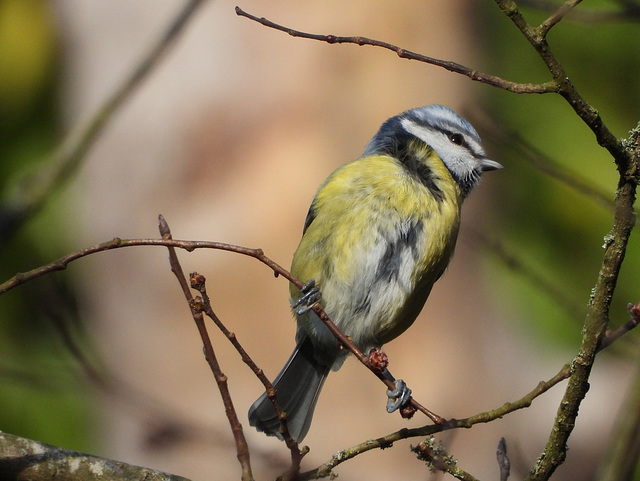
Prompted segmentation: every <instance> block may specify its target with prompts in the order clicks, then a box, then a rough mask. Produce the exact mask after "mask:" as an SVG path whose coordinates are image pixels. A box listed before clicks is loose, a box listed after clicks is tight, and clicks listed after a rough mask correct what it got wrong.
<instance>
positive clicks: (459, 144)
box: [249, 105, 502, 442]
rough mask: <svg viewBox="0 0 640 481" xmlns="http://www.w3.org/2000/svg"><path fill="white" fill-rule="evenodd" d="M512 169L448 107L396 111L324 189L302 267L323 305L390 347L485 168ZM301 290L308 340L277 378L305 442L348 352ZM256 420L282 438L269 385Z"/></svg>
mask: <svg viewBox="0 0 640 481" xmlns="http://www.w3.org/2000/svg"><path fill="white" fill-rule="evenodd" d="M501 167H502V166H501V165H500V164H499V163H497V162H495V161H493V160H490V159H489V158H487V156H486V155H485V152H484V150H483V147H482V143H481V140H480V137H479V136H478V133H477V132H476V131H475V129H474V128H473V127H472V126H471V124H469V122H467V121H466V120H464V119H462V118H461V117H459V116H458V115H457V114H456V113H454V112H453V111H452V110H450V109H448V108H446V107H443V106H441V105H431V106H427V107H421V108H417V109H412V110H408V111H406V112H403V113H401V114H399V115H397V116H395V117H392V118H390V119H389V120H387V121H386V122H385V123H384V124H382V126H381V127H380V130H379V131H378V133H377V134H376V135H375V136H374V137H373V139H371V141H370V142H369V144H368V145H367V147H366V149H365V151H364V154H363V155H362V157H360V158H359V159H357V160H355V161H353V162H350V163H348V164H345V165H343V166H342V167H340V168H338V169H337V170H336V171H334V172H333V173H332V174H331V175H330V176H329V178H328V179H327V180H326V181H325V182H324V183H323V184H322V186H321V187H320V189H319V190H318V192H317V194H316V196H315V198H314V199H313V202H312V203H311V207H310V209H309V213H308V214H307V218H306V221H305V224H304V230H303V235H302V239H301V241H300V244H299V246H298V248H297V250H296V252H295V254H294V256H293V263H292V266H291V273H292V274H293V275H294V276H295V277H296V278H298V279H300V280H301V281H302V282H307V281H309V280H310V279H314V280H315V283H316V285H317V286H318V287H319V289H320V291H321V293H322V299H321V305H322V307H323V308H324V310H325V311H326V312H327V314H328V315H329V317H330V318H331V319H332V320H333V322H334V323H335V324H336V325H337V326H338V327H339V328H340V329H341V330H342V332H344V333H345V334H346V335H347V336H349V337H350V338H351V339H352V340H353V342H354V344H355V345H356V346H357V347H358V349H360V350H361V351H362V352H363V353H365V354H367V353H369V351H370V350H371V349H372V348H380V347H381V346H382V345H383V344H385V343H387V342H389V341H391V340H392V339H395V338H396V337H398V336H399V335H400V334H402V333H403V332H404V331H405V330H406V329H407V328H408V327H409V326H411V324H412V323H413V321H414V320H415V318H416V317H417V316H418V314H419V313H420V311H421V310H422V307H423V306H424V303H425V301H426V300H427V297H428V296H429V293H430V292H431V288H432V287H433V284H434V283H435V282H436V281H437V280H438V279H439V278H440V276H441V275H442V273H443V272H444V270H445V269H446V267H447V265H448V264H449V261H450V259H451V256H452V255H453V250H454V247H455V244H456V239H457V237H458V228H459V226H460V207H461V205H462V201H463V200H464V199H465V198H466V197H467V195H468V194H469V192H471V190H472V189H473V188H474V187H475V186H476V185H477V184H478V182H479V181H480V176H481V175H482V173H483V172H484V171H489V170H496V169H500V168H501ZM290 293H291V302H292V305H294V313H295V314H296V318H297V331H296V343H297V345H296V347H295V349H294V351H293V354H292V355H291V357H290V358H289V360H288V361H287V363H286V365H285V366H284V368H283V369H282V371H281V372H280V374H279V375H278V376H277V377H276V379H275V381H274V383H273V384H274V386H275V388H276V394H277V400H278V403H279V405H280V407H281V408H282V410H283V411H284V412H285V413H286V415H287V426H288V429H289V432H290V434H291V436H292V437H293V439H295V440H296V441H298V442H300V441H301V440H302V439H303V438H304V436H305V435H306V434H307V431H308V430H309V427H310V425H311V418H312V416H313V411H314V408H315V405H316V401H317V400H318V396H319V394H320V390H321V388H322V385H323V384H324V381H325V379H326V377H327V375H328V374H329V372H330V371H332V370H333V371H336V370H338V369H339V368H340V367H341V366H342V363H343V362H344V360H345V358H346V357H347V355H348V351H346V350H345V349H342V348H341V347H340V346H339V344H338V342H337V340H336V339H335V337H334V336H333V335H332V334H331V332H330V331H329V329H328V328H327V327H326V326H325V324H324V323H323V322H322V321H321V320H320V319H319V318H318V316H317V315H316V314H315V313H314V312H313V311H312V310H310V309H296V308H295V305H296V302H297V301H298V299H300V297H301V296H302V295H303V294H302V293H301V292H300V291H299V290H298V289H297V288H296V287H295V286H293V285H291V286H290ZM398 381H400V380H398ZM249 421H250V424H251V425H252V426H255V427H256V428H257V429H258V430H259V431H264V432H265V433H266V434H268V435H274V436H278V437H280V438H282V436H281V434H280V433H279V427H280V422H279V420H278V418H277V416H276V412H275V409H274V407H273V404H272V402H271V401H270V400H269V399H268V398H267V396H266V393H264V394H263V395H262V396H261V397H260V398H259V399H258V400H257V401H256V402H255V403H254V404H253V405H252V406H251V408H250V410H249Z"/></svg>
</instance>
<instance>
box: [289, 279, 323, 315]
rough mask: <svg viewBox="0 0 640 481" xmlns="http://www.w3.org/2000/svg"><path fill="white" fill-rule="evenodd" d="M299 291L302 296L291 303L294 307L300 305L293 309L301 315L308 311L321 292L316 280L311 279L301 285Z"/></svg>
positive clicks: (319, 297)
mask: <svg viewBox="0 0 640 481" xmlns="http://www.w3.org/2000/svg"><path fill="white" fill-rule="evenodd" d="M300 292H301V293H302V296H301V297H300V298H299V299H298V300H296V302H294V303H293V308H294V309H297V308H298V307H300V306H302V307H300V308H299V309H297V310H296V311H295V312H296V314H297V315H298V316H302V315H303V314H306V313H307V312H309V310H311V308H312V307H313V305H314V304H315V303H317V302H318V301H319V300H320V299H321V298H322V292H320V288H319V287H318V286H316V281H315V280H313V279H311V280H310V281H309V282H307V283H306V284H305V285H304V286H302V289H300Z"/></svg>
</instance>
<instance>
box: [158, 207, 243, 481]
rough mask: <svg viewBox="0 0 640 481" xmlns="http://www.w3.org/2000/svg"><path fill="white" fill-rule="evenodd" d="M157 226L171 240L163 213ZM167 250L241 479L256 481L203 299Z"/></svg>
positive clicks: (176, 257)
mask: <svg viewBox="0 0 640 481" xmlns="http://www.w3.org/2000/svg"><path fill="white" fill-rule="evenodd" d="M158 227H159V230H160V235H162V238H163V239H167V240H170V239H171V231H170V229H169V225H168V224H167V222H166V220H165V219H164V217H163V216H162V215H160V216H159V217H158ZM168 249H169V263H170V265H171V271H172V272H173V273H174V274H175V276H176V278H177V279H178V282H179V283H180V286H181V287H182V291H183V293H184V296H185V298H186V299H187V302H188V303H189V307H190V309H191V315H192V316H193V320H194V321H195V323H196V326H197V328H198V332H199V333H200V338H201V339H202V344H203V347H204V357H205V359H206V360H207V363H208V364H209V367H210V368H211V372H212V373H213V376H214V378H215V380H216V383H217V384H218V390H219V391H220V396H221V397H222V402H223V404H224V409H225V413H226V415H227V419H228V420H229V424H230V425H231V431H232V432H233V437H234V440H235V443H236V450H237V456H238V461H239V462H240V466H241V467H242V480H243V481H253V474H252V472H251V460H250V455H249V446H248V445H247V440H246V439H245V437H244V433H243V432H242V425H241V424H240V421H239V419H238V415H237V414H236V410H235V407H234V406H233V400H232V399H231V393H230V392H229V385H228V383H227V376H225V375H224V373H223V372H222V369H221V368H220V364H219V363H218V359H217V358H216V353H215V350H214V349H213V345H212V344H211V339H210V338H209V334H208V333H207V326H206V325H205V323H204V316H203V314H202V313H203V310H204V307H203V300H202V298H201V297H199V296H198V297H196V298H194V297H193V296H192V295H191V291H190V289H189V284H188V283H187V279H186V277H185V275H184V272H183V270H182V266H181V265H180V261H179V260H178V256H177V254H176V250H175V248H174V247H168Z"/></svg>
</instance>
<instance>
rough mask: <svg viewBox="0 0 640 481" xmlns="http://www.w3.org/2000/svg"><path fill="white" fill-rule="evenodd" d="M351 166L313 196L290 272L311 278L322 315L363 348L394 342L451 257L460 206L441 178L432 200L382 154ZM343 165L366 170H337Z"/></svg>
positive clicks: (293, 291)
mask: <svg viewBox="0 0 640 481" xmlns="http://www.w3.org/2000/svg"><path fill="white" fill-rule="evenodd" d="M353 164H356V163H352V164H347V166H345V167H343V168H342V169H340V170H338V171H336V173H335V174H334V175H333V176H332V177H330V178H329V180H328V182H327V183H326V184H325V185H324V186H323V187H322V188H321V189H320V191H319V192H318V194H317V196H316V199H315V201H314V206H313V208H314V209H315V213H314V218H313V220H312V222H311V223H310V224H309V225H308V228H307V230H306V232H305V234H304V236H303V239H302V241H301V243H300V246H299V248H298V250H297V251H296V254H295V255H294V261H293V265H292V273H293V274H294V275H295V276H296V277H298V278H299V279H301V280H302V281H307V280H308V279H311V278H314V279H315V280H316V283H317V285H318V286H319V287H320V289H321V291H322V294H323V297H322V301H321V302H322V304H323V306H324V308H325V310H326V311H327V313H328V314H329V316H330V317H331V318H332V319H333V321H334V322H335V323H336V324H337V325H338V326H339V327H340V328H341V329H342V330H343V331H344V332H345V333H346V334H347V335H349V336H351V337H352V338H353V340H354V342H355V343H356V344H357V345H358V346H359V347H361V348H363V349H366V348H369V347H373V346H374V345H381V344H382V343H384V342H387V341H389V340H391V339H393V338H395V337H396V336H397V335H399V334H400V333H402V332H403V331H404V330H405V329H406V328H407V327H408V326H409V325H410V324H411V323H412V322H413V320H414V319H415V317H416V316H417V314H418V313H419V312H420V309H421V308H422V306H423V304H424V301H425V300H426V297H427V296H428V294H429V292H430V290H431V287H432V285H433V283H434V282H435V281H436V280H437V279H438V278H439V277H440V275H441V274H442V272H443V271H444V269H445V268H446V266H447V264H448V262H449V259H450V258H451V255H452V253H453V248H454V245H455V240H456V237H457V232H458V226H459V211H460V209H459V204H460V201H459V195H458V192H457V190H456V189H455V186H453V185H452V186H449V185H447V184H446V183H445V182H444V180H447V179H444V180H443V182H442V183H443V185H442V186H441V193H444V194H443V195H439V196H434V195H433V194H432V192H431V191H430V190H429V189H428V188H427V187H425V185H423V184H421V183H419V182H417V181H416V180H415V178H413V177H412V176H411V175H409V174H408V173H407V172H406V171H405V170H404V169H402V167H401V166H398V165H397V164H395V163H392V162H389V161H388V159H386V158H384V157H382V158H381V159H380V162H379V163H378V164H379V165H375V166H371V165H367V166H358V165H355V166H354V165H353ZM350 167H351V168H352V169H354V168H355V167H366V168H363V169H362V170H361V171H358V170H357V169H354V171H351V172H342V170H344V169H348V168H350ZM443 175H448V174H446V172H443ZM292 297H294V298H295V297H297V296H296V292H295V290H292Z"/></svg>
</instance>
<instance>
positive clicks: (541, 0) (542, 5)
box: [520, 0, 640, 24]
mask: <svg viewBox="0 0 640 481" xmlns="http://www.w3.org/2000/svg"><path fill="white" fill-rule="evenodd" d="M617 3H619V4H620V9H619V10H603V9H592V10H586V9H584V8H583V9H580V10H573V11H571V12H569V14H568V15H567V16H566V17H565V18H566V19H567V20H571V21H574V22H581V23H590V24H605V23H613V22H640V4H639V3H637V2H634V1H627V0H625V1H619V2H617ZM520 4H521V5H523V6H527V7H530V8H535V9H538V10H543V11H547V12H554V11H556V9H557V8H558V4H557V2H553V1H549V0H521V1H520Z"/></svg>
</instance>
